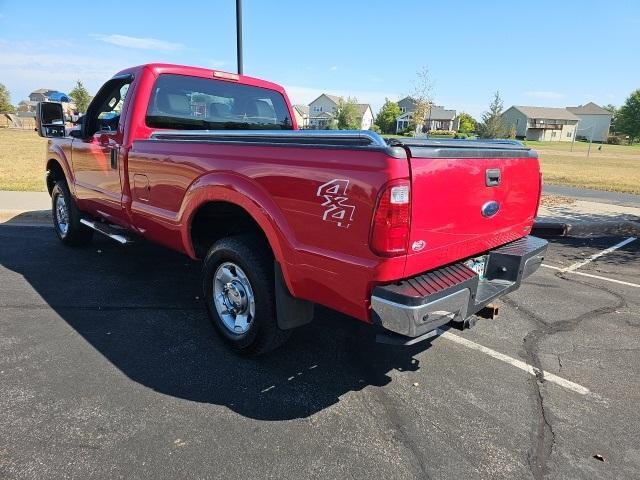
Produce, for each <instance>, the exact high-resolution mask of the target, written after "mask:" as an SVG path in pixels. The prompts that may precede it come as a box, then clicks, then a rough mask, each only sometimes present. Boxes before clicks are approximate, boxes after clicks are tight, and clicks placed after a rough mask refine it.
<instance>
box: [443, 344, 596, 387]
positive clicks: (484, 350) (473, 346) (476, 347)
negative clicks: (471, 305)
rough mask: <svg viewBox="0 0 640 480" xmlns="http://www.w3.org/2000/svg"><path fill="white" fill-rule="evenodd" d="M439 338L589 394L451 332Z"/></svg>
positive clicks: (547, 373) (571, 384)
mask: <svg viewBox="0 0 640 480" xmlns="http://www.w3.org/2000/svg"><path fill="white" fill-rule="evenodd" d="M440 336H441V337H443V338H446V339H447V340H450V341H452V342H455V343H457V344H459V345H462V346H464V347H467V348H471V349H472V350H477V351H479V352H482V353H484V354H486V355H489V356H490V357H493V358H495V359H497V360H500V361H502V362H505V363H508V364H509V365H512V366H514V367H516V368H519V369H520V370H523V371H525V372H527V373H529V374H531V375H536V373H538V372H541V373H542V376H543V377H544V379H545V380H546V381H548V382H551V383H555V384H556V385H560V386H561V387H564V388H566V389H569V390H571V391H573V392H576V393H579V394H580V395H587V394H589V393H590V390H589V389H588V388H586V387H583V386H582V385H578V384H577V383H574V382H571V381H569V380H566V379H564V378H562V377H559V376H557V375H554V374H553V373H549V372H547V371H545V370H539V369H538V368H536V367H534V366H533V365H529V364H528V363H525V362H523V361H522V360H518V359H517V358H512V357H510V356H508V355H505V354H504V353H500V352H496V351H495V350H491V349H490V348H487V347H484V346H482V345H480V344H478V343H476V342H472V341H471V340H467V339H466V338H462V337H460V336H459V335H456V334H454V333H451V332H442V333H441V334H440Z"/></svg>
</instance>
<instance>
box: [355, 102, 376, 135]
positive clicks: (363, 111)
mask: <svg viewBox="0 0 640 480" xmlns="http://www.w3.org/2000/svg"><path fill="white" fill-rule="evenodd" d="M356 107H357V108H358V117H359V118H360V130H369V129H370V128H371V126H372V125H373V120H374V118H373V110H372V109H371V105H369V104H368V103H358V104H357V105H356Z"/></svg>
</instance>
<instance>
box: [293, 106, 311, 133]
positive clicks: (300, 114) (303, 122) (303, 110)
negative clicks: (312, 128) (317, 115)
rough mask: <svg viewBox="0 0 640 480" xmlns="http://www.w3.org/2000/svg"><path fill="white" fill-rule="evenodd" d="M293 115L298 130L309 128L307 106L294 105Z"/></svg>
mask: <svg viewBox="0 0 640 480" xmlns="http://www.w3.org/2000/svg"><path fill="white" fill-rule="evenodd" d="M293 114H294V115H295V117H296V123H297V124H298V128H309V105H294V106H293Z"/></svg>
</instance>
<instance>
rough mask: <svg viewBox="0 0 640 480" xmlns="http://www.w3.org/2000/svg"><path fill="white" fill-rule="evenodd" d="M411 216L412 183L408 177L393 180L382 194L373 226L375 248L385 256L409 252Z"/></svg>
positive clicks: (372, 247)
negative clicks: (406, 178)
mask: <svg viewBox="0 0 640 480" xmlns="http://www.w3.org/2000/svg"><path fill="white" fill-rule="evenodd" d="M410 218H411V185H410V183H409V181H408V180H400V181H395V182H392V183H389V184H387V185H386V186H385V188H384V189H383V190H382V193H381V194H380V196H379V197H378V204H377V205H376V210H375V213H374V214H373V224H372V225H371V239H370V245H371V250H373V251H374V253H376V254H378V255H382V256H384V257H394V256H397V255H402V254H404V253H407V244H408V243H409V225H410Z"/></svg>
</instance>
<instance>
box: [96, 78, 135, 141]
mask: <svg viewBox="0 0 640 480" xmlns="http://www.w3.org/2000/svg"><path fill="white" fill-rule="evenodd" d="M129 85H130V84H129V83H125V84H124V85H116V86H115V87H114V88H113V90H112V91H111V92H109V94H108V95H107V98H106V100H105V101H104V102H103V104H102V107H101V108H100V109H99V110H98V112H97V114H98V119H97V120H98V121H97V129H98V131H99V132H114V131H116V130H117V129H118V124H119V123H120V115H121V113H122V106H123V105H124V100H125V98H126V96H127V92H128V91H129Z"/></svg>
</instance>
